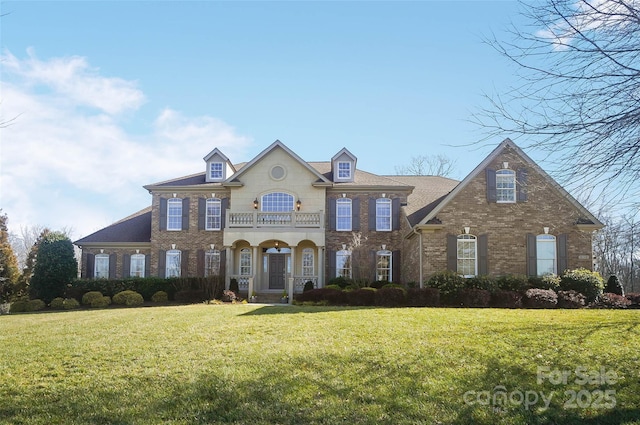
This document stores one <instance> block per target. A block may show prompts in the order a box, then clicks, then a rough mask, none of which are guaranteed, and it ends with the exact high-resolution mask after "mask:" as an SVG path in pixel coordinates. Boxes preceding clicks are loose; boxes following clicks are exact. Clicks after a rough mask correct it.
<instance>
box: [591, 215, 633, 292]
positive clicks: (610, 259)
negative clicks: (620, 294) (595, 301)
mask: <svg viewBox="0 0 640 425" xmlns="http://www.w3.org/2000/svg"><path fill="white" fill-rule="evenodd" d="M602 222H603V223H604V224H605V225H606V226H605V227H604V228H603V229H601V230H600V231H598V232H597V233H596V235H595V237H594V243H593V251H594V254H595V257H596V270H597V271H598V272H599V273H600V274H601V275H602V276H603V277H604V278H605V279H607V278H608V277H609V276H611V275H615V276H617V277H618V280H619V281H620V283H622V285H623V286H624V289H625V292H638V291H640V283H639V282H640V276H639V275H638V274H639V272H638V270H639V269H640V267H639V266H640V264H639V263H640V252H639V251H640V224H639V223H638V222H636V221H635V219H634V217H627V216H623V217H616V218H613V217H611V216H604V217H603V218H602Z"/></svg>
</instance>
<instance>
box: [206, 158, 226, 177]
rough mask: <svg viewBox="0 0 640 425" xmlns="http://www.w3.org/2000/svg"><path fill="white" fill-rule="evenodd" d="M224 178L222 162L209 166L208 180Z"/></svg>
mask: <svg viewBox="0 0 640 425" xmlns="http://www.w3.org/2000/svg"><path fill="white" fill-rule="evenodd" d="M223 177H224V172H223V164H222V162H212V163H211V164H209V178H210V179H211V180H222V178H223Z"/></svg>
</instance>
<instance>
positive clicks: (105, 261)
mask: <svg viewBox="0 0 640 425" xmlns="http://www.w3.org/2000/svg"><path fill="white" fill-rule="evenodd" d="M94 277H95V278H96V279H108V278H109V254H96V260H95V269H94Z"/></svg>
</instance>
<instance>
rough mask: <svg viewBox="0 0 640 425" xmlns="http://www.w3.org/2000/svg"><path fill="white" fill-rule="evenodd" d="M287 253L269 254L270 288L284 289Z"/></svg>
mask: <svg viewBox="0 0 640 425" xmlns="http://www.w3.org/2000/svg"><path fill="white" fill-rule="evenodd" d="M285 264H286V254H269V289H284V273H285Z"/></svg>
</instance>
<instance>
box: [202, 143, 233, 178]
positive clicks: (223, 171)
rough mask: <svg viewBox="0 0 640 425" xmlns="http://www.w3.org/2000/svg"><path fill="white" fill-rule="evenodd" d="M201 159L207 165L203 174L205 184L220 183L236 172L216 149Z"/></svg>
mask: <svg viewBox="0 0 640 425" xmlns="http://www.w3.org/2000/svg"><path fill="white" fill-rule="evenodd" d="M203 159H204V162H206V164H207V168H206V169H205V174H204V176H205V181H206V182H207V183H210V182H221V181H223V180H225V179H226V178H228V177H229V176H230V175H231V174H233V173H235V171H236V170H235V168H234V167H233V165H231V162H229V158H227V157H226V156H224V154H223V153H222V152H220V151H219V150H218V148H215V149H214V150H212V151H211V152H209V154H208V155H207V156H205V157H204V158H203Z"/></svg>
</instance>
